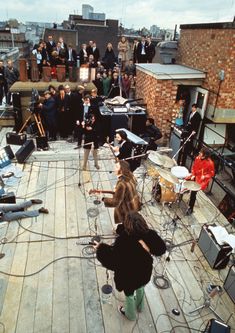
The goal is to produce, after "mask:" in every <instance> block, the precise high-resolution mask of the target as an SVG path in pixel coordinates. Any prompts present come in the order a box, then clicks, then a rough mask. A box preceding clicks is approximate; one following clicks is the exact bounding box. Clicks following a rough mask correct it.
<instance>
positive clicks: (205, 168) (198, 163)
mask: <svg viewBox="0 0 235 333" xmlns="http://www.w3.org/2000/svg"><path fill="white" fill-rule="evenodd" d="M214 175H215V166H214V162H213V161H212V159H211V158H210V152H209V150H208V149H206V148H202V149H201V150H200V153H199V155H198V156H197V157H196V159H195V161H194V162H193V165H192V170H191V174H190V175H189V176H187V178H186V179H187V180H194V181H196V183H198V184H199V185H201V190H205V189H206V188H207V186H208V184H209V182H210V180H211V178H212V177H214ZM196 196H197V191H191V195H190V200H189V208H188V210H187V212H186V215H191V214H192V213H193V207H194V204H195V201H196Z"/></svg>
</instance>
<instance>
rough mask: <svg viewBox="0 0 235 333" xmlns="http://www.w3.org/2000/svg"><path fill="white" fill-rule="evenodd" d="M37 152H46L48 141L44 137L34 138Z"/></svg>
mask: <svg viewBox="0 0 235 333" xmlns="http://www.w3.org/2000/svg"><path fill="white" fill-rule="evenodd" d="M36 145H37V150H41V149H42V150H47V149H48V140H47V137H46V136H37V137H36Z"/></svg>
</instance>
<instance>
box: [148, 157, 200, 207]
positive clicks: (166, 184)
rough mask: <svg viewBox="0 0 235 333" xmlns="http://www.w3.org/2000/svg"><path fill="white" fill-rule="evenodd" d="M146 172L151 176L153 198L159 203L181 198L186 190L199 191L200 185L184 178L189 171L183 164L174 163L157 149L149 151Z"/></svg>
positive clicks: (171, 201)
mask: <svg viewBox="0 0 235 333" xmlns="http://www.w3.org/2000/svg"><path fill="white" fill-rule="evenodd" d="M148 153H149V154H148V160H147V174H148V175H149V176H150V177H152V178H153V180H154V184H153V188H152V196H153V198H154V199H155V200H156V201H158V202H160V203H173V202H176V201H177V200H180V199H181V198H182V194H183V193H184V192H186V191H199V190H200V185H199V184H197V183H196V182H194V181H191V180H185V178H186V177H187V176H188V175H189V171H188V169H187V168H186V167H184V166H178V165H176V161H175V160H174V159H172V158H170V157H169V156H167V155H163V154H161V153H160V152H157V151H149V152H148Z"/></svg>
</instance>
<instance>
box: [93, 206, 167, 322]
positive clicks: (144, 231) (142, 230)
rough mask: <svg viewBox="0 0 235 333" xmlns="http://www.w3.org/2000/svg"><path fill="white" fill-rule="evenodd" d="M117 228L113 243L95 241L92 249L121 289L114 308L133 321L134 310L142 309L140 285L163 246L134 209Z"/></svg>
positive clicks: (145, 281)
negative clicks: (120, 299)
mask: <svg viewBox="0 0 235 333" xmlns="http://www.w3.org/2000/svg"><path fill="white" fill-rule="evenodd" d="M121 227H122V228H121ZM121 227H119V236H118V237H117V238H116V240H115V242H114V244H112V245H108V244H105V243H98V242H95V245H94V248H95V249H96V256H97V259H98V260H99V261H100V262H101V264H102V265H103V266H104V267H106V268H107V269H110V270H112V271H114V282H115V285H116V288H117V290H118V291H119V292H121V291H124V294H125V302H124V306H122V305H120V306H119V307H118V311H119V312H120V314H121V315H122V316H124V317H126V318H127V319H129V320H136V310H137V311H138V312H142V311H143V308H144V286H145V285H146V284H147V283H148V282H149V281H150V279H151V275H152V269H153V258H152V255H154V256H161V255H162V254H164V253H165V252H166V245H165V242H164V241H163V240H162V239H161V237H160V236H158V234H157V233H156V231H154V230H151V229H149V228H148V225H147V223H146V221H145V220H144V218H143V217H142V216H141V215H140V214H139V213H137V212H130V213H128V214H127V216H126V219H125V220H124V221H123V225H122V226H121ZM121 229H122V230H121Z"/></svg>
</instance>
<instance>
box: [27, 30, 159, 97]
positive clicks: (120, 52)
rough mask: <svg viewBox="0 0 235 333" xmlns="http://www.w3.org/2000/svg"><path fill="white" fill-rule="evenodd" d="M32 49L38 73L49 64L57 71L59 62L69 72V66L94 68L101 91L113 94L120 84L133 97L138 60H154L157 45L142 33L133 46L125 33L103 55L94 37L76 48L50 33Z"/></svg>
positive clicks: (123, 90)
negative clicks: (116, 43) (93, 39)
mask: <svg viewBox="0 0 235 333" xmlns="http://www.w3.org/2000/svg"><path fill="white" fill-rule="evenodd" d="M32 53H33V54H34V55H35V57H36V59H37V65H38V69H39V73H42V67H43V66H50V67H51V72H52V73H55V72H56V66H58V65H65V66H66V69H67V72H68V68H69V67H79V66H82V67H88V68H95V69H96V73H97V75H96V79H95V80H94V84H95V85H96V87H97V89H98V94H99V95H104V96H108V97H114V96H116V95H117V93H116V91H118V90H119V89H120V86H121V89H122V95H123V97H126V98H129V97H131V98H133V95H134V88H135V75H136V68H135V64H136V63H151V62H152V60H153V58H154V56H155V45H154V44H153V43H152V41H151V37H147V38H145V37H141V40H138V39H137V38H136V39H135V40H134V43H133V45H132V46H131V45H130V43H129V42H128V40H127V39H126V38H125V37H124V36H123V37H121V39H120V41H119V42H118V45H117V49H116V50H115V49H114V48H113V45H112V44H111V43H108V44H107V47H106V50H105V53H104V55H103V56H101V54H100V50H99V48H98V46H97V45H96V42H95V41H89V43H87V44H85V43H84V44H82V45H81V48H80V51H79V52H77V51H76V50H75V48H74V47H73V46H72V45H71V44H68V45H67V44H66V43H65V41H64V40H63V38H62V37H59V39H58V41H55V40H54V39H53V36H51V35H49V36H48V39H47V41H43V40H41V41H40V42H39V44H37V45H35V46H34V49H33V51H32ZM111 88H112V89H111ZM115 90H116V91H115ZM118 94H119V93H118Z"/></svg>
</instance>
